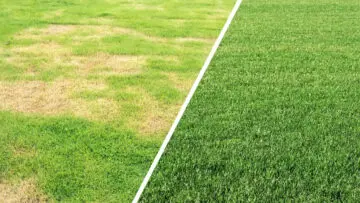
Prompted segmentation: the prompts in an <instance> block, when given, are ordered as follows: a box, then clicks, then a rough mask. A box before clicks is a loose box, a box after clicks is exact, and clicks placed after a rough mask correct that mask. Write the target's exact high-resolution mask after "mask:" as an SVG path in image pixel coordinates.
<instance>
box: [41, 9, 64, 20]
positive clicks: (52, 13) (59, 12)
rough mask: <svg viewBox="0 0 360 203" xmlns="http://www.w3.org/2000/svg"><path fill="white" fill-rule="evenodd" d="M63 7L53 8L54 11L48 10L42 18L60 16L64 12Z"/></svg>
mask: <svg viewBox="0 0 360 203" xmlns="http://www.w3.org/2000/svg"><path fill="white" fill-rule="evenodd" d="M64 11H65V10H64V9H59V10H55V11H50V12H47V13H45V14H44V15H43V18H44V19H46V20H48V19H52V18H56V17H60V16H62V15H63V14H64Z"/></svg>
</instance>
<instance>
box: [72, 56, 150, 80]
mask: <svg viewBox="0 0 360 203" xmlns="http://www.w3.org/2000/svg"><path fill="white" fill-rule="evenodd" d="M145 61H146V58H145V57H141V56H119V55H109V54H103V53H99V54H96V55H94V56H92V57H88V56H86V57H73V59H72V62H73V63H74V64H76V65H77V66H78V67H79V69H78V73H79V74H80V75H88V74H91V73H97V74H100V75H128V74H138V73H140V72H141V67H142V66H143V65H144V64H145Z"/></svg>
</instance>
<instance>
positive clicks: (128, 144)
mask: <svg viewBox="0 0 360 203" xmlns="http://www.w3.org/2000/svg"><path fill="white" fill-rule="evenodd" d="M233 3H234V1H233V0H182V1H178V0H166V1H164V0H61V1H60V0H56V1H55V0H11V1H9V0H0V26H1V27H0V202H3V201H9V200H14V201H28V202H31V201H47V200H48V201H66V202H74V201H81V202H83V201H85V202H89V201H90V202H91V201H95V202H124V201H130V200H131V199H132V198H133V196H134V195H135V193H136V190H137V188H138V186H139V185H140V183H141V180H142V178H143V176H144V175H145V173H146V171H147V169H148V167H149V166H150V164H151V161H152V159H153V157H154V156H155V154H156V152H157V150H158V148H159V147H160V144H161V141H162V139H163V137H164V136H165V134H166V132H167V130H168V129H169V127H170V125H171V122H172V121H173V119H174V118H175V116H176V113H177V111H178V109H179V107H180V105H181V104H182V102H183V100H184V98H185V96H186V94H187V92H188V90H189V88H190V86H191V84H192V82H193V81H194V79H195V78H196V75H197V73H198V71H199V70H200V68H201V65H202V63H203V61H204V59H205V57H206V55H207V53H208V52H209V50H210V48H211V46H212V44H213V42H214V40H215V38H216V37H217V35H218V33H219V31H220V29H221V27H222V25H223V24H224V22H225V20H226V17H227V15H228V13H229V11H230V9H231V7H232V6H233Z"/></svg>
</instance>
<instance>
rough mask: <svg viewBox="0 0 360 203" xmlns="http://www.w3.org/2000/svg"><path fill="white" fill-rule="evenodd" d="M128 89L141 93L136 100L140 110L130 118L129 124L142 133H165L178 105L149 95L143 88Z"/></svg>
mask: <svg viewBox="0 0 360 203" xmlns="http://www.w3.org/2000/svg"><path fill="white" fill-rule="evenodd" d="M126 91H128V92H131V93H135V94H137V95H141V96H140V97H138V99H137V101H136V105H138V106H139V107H140V109H141V110H140V112H139V114H137V115H136V116H135V117H132V118H129V120H128V126H129V127H130V128H132V129H136V130H137V131H138V132H139V133H140V134H141V135H153V134H158V133H162V134H163V133H165V132H166V131H167V130H168V129H169V128H170V125H171V122H172V121H173V120H174V118H175V115H176V112H177V111H178V108H179V107H180V105H181V104H180V103H179V104H178V105H168V104H163V103H160V102H159V101H157V100H156V99H155V98H153V97H152V96H151V95H149V94H148V93H147V92H146V91H145V90H143V89H141V88H128V89H127V90H126Z"/></svg>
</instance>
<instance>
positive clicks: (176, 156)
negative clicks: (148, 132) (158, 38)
mask: <svg viewBox="0 0 360 203" xmlns="http://www.w3.org/2000/svg"><path fill="white" fill-rule="evenodd" d="M359 19H360V3H359V1H358V0H346V1H338V0H321V1H313V0H300V1H299V0H272V1H268V0H244V2H243V4H242V6H241V8H240V10H239V12H238V13H237V16H236V18H235V20H234V21H233V23H232V25H231V27H230V29H229V32H228V33H227V35H226V37H225V39H224V41H223V43H222V45H221V47H220V48H219V50H218V52H217V54H216V56H215V58H214V60H213V62H212V64H211V66H210V67H209V70H208V72H207V73H206V74H205V77H204V79H203V81H202V82H201V84H200V86H199V88H198V90H197V92H196V93H195V95H194V98H193V99H192V101H191V103H190V105H189V107H188V109H187V111H186V112H185V115H184V117H183V118H182V120H181V122H180V124H179V126H178V128H177V130H176V131H175V134H174V136H173V138H172V140H171V141H170V143H169V146H168V148H167V150H166V152H165V154H164V156H163V157H162V159H161V160H160V163H159V166H158V167H157V169H156V171H155V173H154V175H153V176H152V178H151V180H150V182H149V185H148V187H147V188H146V189H145V193H144V194H143V197H142V201H143V202H184V201H189V202H193V201H194V202H196V201H199V202H200V201H202V202H226V201H227V202H279V201H280V202H282V201H286V202H288V201H295V202H340V201H341V202H358V201H359V200H360V104H359V101H360V21H359Z"/></svg>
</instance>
